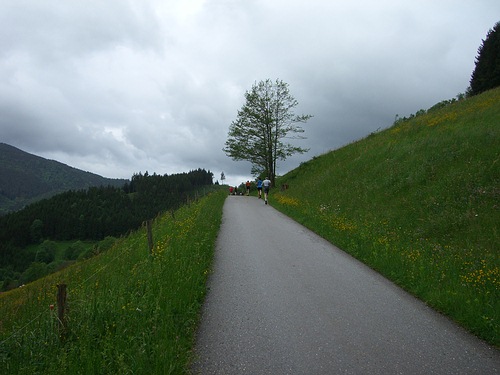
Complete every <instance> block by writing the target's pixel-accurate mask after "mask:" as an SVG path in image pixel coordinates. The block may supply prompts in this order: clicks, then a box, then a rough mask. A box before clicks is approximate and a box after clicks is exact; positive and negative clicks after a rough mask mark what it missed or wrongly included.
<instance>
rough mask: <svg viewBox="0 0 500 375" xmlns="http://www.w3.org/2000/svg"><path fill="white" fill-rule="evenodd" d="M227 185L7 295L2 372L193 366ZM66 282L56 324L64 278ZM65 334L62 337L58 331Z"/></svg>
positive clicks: (163, 370) (2, 311) (2, 308)
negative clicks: (64, 304) (63, 326)
mask: <svg viewBox="0 0 500 375" xmlns="http://www.w3.org/2000/svg"><path fill="white" fill-rule="evenodd" d="M226 196H227V193H226V191H225V190H224V191H219V192H216V193H211V194H210V195H209V196H208V197H205V198H202V199H200V200H198V201H196V202H193V203H191V204H190V205H188V206H185V207H182V208H181V209H179V210H178V211H176V212H175V213H174V214H170V213H166V214H163V215H160V216H159V217H158V218H157V219H156V220H155V221H154V223H153V238H154V243H155V245H154V249H153V252H152V254H149V250H148V242H147V238H146V231H145V229H144V228H143V229H141V230H138V231H136V232H134V233H132V234H131V235H129V236H128V237H126V238H122V239H120V240H118V241H117V242H116V244H115V245H114V246H113V247H112V248H111V249H110V250H108V251H106V252H103V253H101V254H99V255H98V256H96V257H94V258H92V259H89V260H87V261H84V262H78V263H76V264H74V265H73V266H71V267H68V268H66V269H64V270H62V271H61V272H59V273H56V274H52V275H49V276H47V277H45V278H43V279H40V280H37V281H35V282H33V283H31V284H28V285H26V286H24V287H22V288H18V289H16V290H13V291H9V292H6V293H3V294H1V295H0V317H1V318H0V373H12V374H48V373H50V374H182V373H188V365H189V362H190V360H191V358H192V352H191V350H192V346H193V342H194V333H195V329H196V326H197V323H198V320H199V313H200V308H201V305H202V302H203V298H204V295H205V292H206V289H205V288H206V286H205V282H206V279H207V276H208V274H209V271H210V266H211V262H212V257H213V250H214V245H215V240H216V236H217V233H218V230H219V226H220V222H221V217H222V205H223V202H224V199H225V198H226ZM62 283H64V284H66V285H67V290H68V312H67V314H66V316H67V330H66V331H65V332H63V334H62V335H61V332H60V331H59V329H58V322H57V313H56V312H55V311H56V310H57V308H56V309H54V310H51V309H50V305H54V304H56V292H57V290H56V289H57V285H58V284H62ZM61 336H62V337H61Z"/></svg>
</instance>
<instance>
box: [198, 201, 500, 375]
mask: <svg viewBox="0 0 500 375" xmlns="http://www.w3.org/2000/svg"><path fill="white" fill-rule="evenodd" d="M271 198H272V197H271ZM271 203H272V200H271ZM209 287H210V290H209V293H208V295H207V299H206V302H205V305H204V309H203V315H202V323H201V327H200V329H199V332H198V339H197V345H196V353H197V356H198V360H197V362H196V363H195V364H194V365H193V367H192V370H193V373H194V374H226V375H229V374H255V375H260V374H273V375H279V374H498V373H500V351H499V350H497V349H494V348H491V347H489V346H487V345H486V344H484V343H483V342H482V341H480V340H478V339H476V338H475V337H474V336H472V335H470V334H468V333H466V332H465V331H464V330H463V329H461V328H459V327H457V326H456V325H455V324H453V323H452V322H450V321H449V320H448V319H446V318H445V317H443V316H441V315H440V314H437V313H435V312H434V311H433V310H431V309H430V308H428V307H426V306H425V305H424V304H423V303H421V302H419V301H418V300H416V299H415V298H413V297H412V296H410V295H408V294H407V293H405V292H403V291H402V290H401V289H399V288H398V287H396V286H395V285H394V284H392V283H390V282H389V281H387V280H386V279H384V278H383V277H381V276H380V275H379V274H377V273H375V272H373V271H372V270H371V269H369V268H367V267H366V266H364V265H363V264H361V263H359V262H358V261H356V260H355V259H353V258H352V257H350V256H348V255H347V254H345V253H344V252H342V251H340V250H339V249H337V248H336V247H334V246H332V245H331V244H329V243H328V242H326V241H324V240H323V239H321V238H320V237H318V236H316V235H315V234H313V233H312V232H310V231H309V230H307V229H305V228H304V227H302V226H301V225H299V224H297V223H295V222H294V221H292V220H290V219H289V218H287V217H286V216H284V215H282V214H280V213H279V212H278V211H276V210H275V209H273V208H272V207H271V206H265V205H264V202H263V201H260V200H258V199H256V198H254V197H238V196H230V197H228V199H227V200H226V202H225V205H224V216H223V222H222V227H221V231H220V234H219V239H218V245H217V249H216V254H215V264H214V273H213V275H212V276H211V278H210V280H209Z"/></svg>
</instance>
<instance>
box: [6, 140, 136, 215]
mask: <svg viewBox="0 0 500 375" xmlns="http://www.w3.org/2000/svg"><path fill="white" fill-rule="evenodd" d="M126 182H128V180H126V179H112V178H106V177H102V176H100V175H97V174H95V173H91V172H86V171H82V170H80V169H77V168H74V167H71V166H69V165H66V164H64V163H61V162H58V161H56V160H49V159H45V158H43V157H40V156H36V155H33V154H30V153H28V152H26V151H23V150H21V149H19V148H17V147H14V146H11V145H9V144H6V143H2V142H0V215H4V214H6V213H8V212H12V211H17V210H20V209H22V208H23V207H25V206H27V205H29V204H30V203H33V202H36V201H38V200H41V199H45V198H50V197H51V196H53V195H56V194H59V193H62V192H64V191H68V190H81V189H87V188H89V187H92V186H108V185H111V186H115V187H121V186H123V185H124V184H125V183H126Z"/></svg>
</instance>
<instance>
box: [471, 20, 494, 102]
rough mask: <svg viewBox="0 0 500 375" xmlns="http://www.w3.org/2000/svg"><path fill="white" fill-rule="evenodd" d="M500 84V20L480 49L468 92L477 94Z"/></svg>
mask: <svg viewBox="0 0 500 375" xmlns="http://www.w3.org/2000/svg"><path fill="white" fill-rule="evenodd" d="M498 86H500V22H497V23H496V24H495V26H494V27H493V29H491V30H490V31H489V32H488V35H487V36H486V39H485V40H483V43H482V44H481V46H480V47H479V49H478V54H477V57H476V67H475V69H474V72H472V76H471V79H470V87H469V89H468V92H467V94H468V95H469V96H473V95H477V94H480V93H482V92H483V91H486V90H490V89H493V88H495V87H498Z"/></svg>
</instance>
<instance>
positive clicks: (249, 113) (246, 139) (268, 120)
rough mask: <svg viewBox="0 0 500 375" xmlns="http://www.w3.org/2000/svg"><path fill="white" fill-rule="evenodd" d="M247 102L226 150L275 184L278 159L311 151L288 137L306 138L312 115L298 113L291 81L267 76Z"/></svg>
mask: <svg viewBox="0 0 500 375" xmlns="http://www.w3.org/2000/svg"><path fill="white" fill-rule="evenodd" d="M245 99H246V102H245V104H244V105H243V107H241V109H240V110H239V111H238V116H237V118H236V120H235V121H233V122H232V123H231V125H230V126H229V134H228V139H227V141H226V144H225V147H224V149H223V151H224V152H225V153H226V155H228V156H229V157H231V158H232V159H233V160H246V161H249V162H250V163H251V164H252V170H251V173H252V174H254V175H262V174H265V175H267V176H268V177H269V178H270V179H271V181H272V183H273V185H274V183H275V178H276V166H277V161H278V160H285V159H286V158H287V157H289V156H291V155H293V154H296V153H304V152H306V151H308V150H307V149H305V148H302V147H298V146H294V145H292V144H290V143H288V142H285V141H284V139H303V138H305V137H303V136H302V135H301V133H303V132H304V129H302V127H301V126H300V125H298V124H299V123H305V122H307V120H309V119H310V118H311V117H312V116H311V115H296V114H295V113H294V108H295V107H296V106H297V105H298V101H297V100H296V99H295V98H294V97H293V96H292V95H291V94H290V90H289V89H288V84H287V83H285V82H283V81H282V80H279V79H277V80H276V81H275V82H273V81H271V80H270V79H267V80H265V81H260V82H258V83H255V84H254V85H253V86H252V89H251V90H250V91H247V92H246V93H245Z"/></svg>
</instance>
